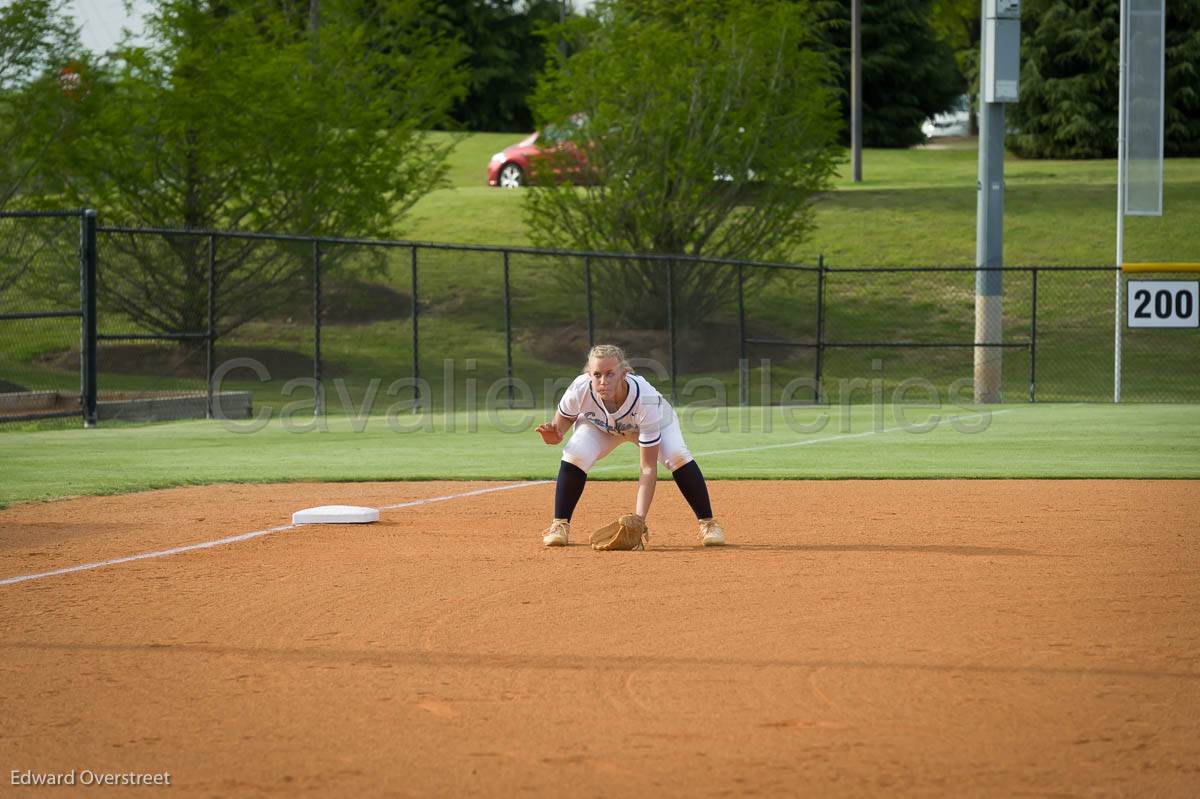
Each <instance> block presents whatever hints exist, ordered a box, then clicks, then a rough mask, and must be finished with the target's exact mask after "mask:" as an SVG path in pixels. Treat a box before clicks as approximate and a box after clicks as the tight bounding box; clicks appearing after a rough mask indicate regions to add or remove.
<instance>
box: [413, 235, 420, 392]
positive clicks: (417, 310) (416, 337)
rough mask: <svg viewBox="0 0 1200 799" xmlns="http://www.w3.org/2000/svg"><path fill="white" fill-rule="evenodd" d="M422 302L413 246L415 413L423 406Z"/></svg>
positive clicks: (415, 252) (415, 253) (415, 251)
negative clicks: (421, 387)
mask: <svg viewBox="0 0 1200 799" xmlns="http://www.w3.org/2000/svg"><path fill="white" fill-rule="evenodd" d="M420 307H421V306H420V303H419V301H418V300H417V248H416V246H415V245H414V246H413V248H412V371H413V394H414V400H413V413H416V412H417V411H418V410H420V408H421V389H420V387H419V385H418V383H419V381H420V379H421V359H420V357H419V353H420V350H419V345H420V329H419V328H420V326H419V324H418V322H417V315H418V314H419V313H420Z"/></svg>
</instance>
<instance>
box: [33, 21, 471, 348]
mask: <svg viewBox="0 0 1200 799" xmlns="http://www.w3.org/2000/svg"><path fill="white" fill-rule="evenodd" d="M359 10H360V8H359V6H357V4H356V3H355V2H353V1H352V0H346V2H341V3H337V2H327V3H325V4H324V5H323V6H322V7H321V15H320V29H319V31H309V30H306V29H305V28H304V26H305V25H306V24H307V19H308V18H307V17H303V18H301V19H300V20H299V21H298V20H297V17H296V15H295V14H294V13H289V11H288V8H287V6H283V7H280V6H276V5H274V4H272V3H269V2H266V1H265V0H263V1H261V2H249V3H237V4H227V3H224V2H221V1H220V0H159V2H158V5H157V7H156V8H155V10H154V11H153V13H151V14H150V15H149V17H148V18H147V25H146V27H147V34H148V36H149V38H150V44H149V45H148V46H146V47H140V46H135V45H133V44H130V43H124V44H122V45H121V46H120V47H119V48H118V49H117V50H116V52H115V55H114V57H113V58H112V60H111V61H110V62H109V63H108V64H107V69H106V71H105V72H104V73H103V75H101V76H99V77H98V78H97V81H96V85H95V86H94V88H93V94H95V95H98V96H100V101H99V102H97V105H96V110H95V113H94V114H92V115H91V117H90V118H89V120H88V125H87V126H86V127H85V128H84V129H81V130H80V132H79V135H78V136H77V137H75V138H74V139H73V140H70V141H63V142H59V146H58V147H57V148H56V153H57V158H58V163H59V164H60V167H61V176H62V185H61V187H60V189H61V195H62V197H63V198H64V199H65V201H66V202H68V203H71V204H76V205H84V204H87V205H90V206H92V207H96V208H99V209H101V212H102V214H103V216H104V220H105V221H106V222H108V223H110V224H114V223H115V224H121V225H136V226H150V227H158V226H164V227H185V228H194V229H213V228H217V229H238V230H252V231H253V230H262V231H284V232H291V233H303V234H337V235H341V236H388V235H393V234H394V233H395V231H396V226H397V223H398V221H399V220H400V218H401V217H402V216H403V214H404V213H405V211H407V210H408V209H409V208H410V207H411V206H412V204H413V203H414V202H416V201H417V199H419V198H420V197H421V196H422V195H423V194H424V193H425V192H427V191H428V190H429V189H431V188H432V187H434V186H435V185H436V184H437V182H438V181H439V180H440V179H441V176H442V175H443V172H444V159H445V155H446V153H447V150H448V145H446V144H439V143H437V142H435V141H432V140H431V139H430V138H429V137H427V136H426V135H425V133H424V131H426V130H428V129H429V128H430V127H432V126H433V125H434V124H435V123H437V122H439V121H441V120H443V119H444V118H445V113H446V111H447V109H448V108H449V106H450V104H451V103H452V102H453V100H454V99H455V98H456V97H457V96H459V95H460V94H461V91H462V85H463V75H462V71H461V70H460V69H458V68H457V67H456V64H457V63H458V61H459V59H460V58H461V51H460V50H459V49H458V48H457V47H455V46H452V45H448V44H447V43H446V42H445V41H443V40H442V39H441V38H439V37H438V36H436V35H434V34H432V33H431V32H430V31H428V30H427V29H424V28H421V27H419V26H413V25H411V24H409V23H410V22H411V21H412V20H414V19H418V18H419V17H420V16H421V15H422V14H423V13H424V12H425V9H424V7H423V6H422V5H421V4H420V3H417V2H408V0H395V2H391V3H387V4H381V6H380V7H379V8H378V9H377V10H376V13H377V14H378V15H380V16H381V17H382V19H383V21H384V23H386V24H387V25H388V26H389V27H390V29H391V30H392V31H393V38H392V41H391V49H390V50H389V51H388V52H386V53H382V52H379V51H378V50H374V49H371V48H369V47H366V46H365V40H366V32H365V27H364V25H363V24H362V22H361V16H360V14H359V13H358V12H359ZM106 244H107V245H108V246H109V247H110V249H111V248H116V249H117V250H119V251H120V252H121V254H122V258H121V261H120V263H119V265H118V264H113V263H112V262H111V258H110V259H109V263H108V264H107V267H108V268H105V269H104V270H102V274H101V281H102V282H101V287H102V289H103V290H104V293H103V294H102V296H103V297H106V298H107V300H108V302H109V304H110V307H111V308H114V309H116V310H119V311H121V312H122V313H124V314H126V315H127V316H128V317H130V318H131V319H132V320H134V321H135V322H138V323H140V324H142V325H144V326H146V327H149V328H150V329H153V330H162V331H167V330H174V331H178V330H200V329H203V328H204V324H203V323H204V318H205V316H204V314H205V305H206V302H205V300H206V293H207V283H206V278H207V250H206V242H205V241H204V239H203V238H201V237H188V236H183V237H181V236H173V237H164V238H163V239H162V240H161V241H158V242H157V243H155V244H153V245H151V244H150V243H149V242H148V241H147V240H146V238H145V237H140V238H136V239H135V238H125V237H112V238H111V239H110V240H108V241H107V242H106ZM329 265H332V264H329ZM309 271H310V267H309V266H308V262H307V258H306V257H299V255H298V254H297V252H296V250H295V248H288V247H281V246H274V245H265V244H256V243H247V242H243V243H240V244H236V245H234V244H228V245H227V246H225V247H224V248H223V249H222V251H221V252H220V253H219V257H218V261H217V270H216V280H217V292H218V307H219V308H220V309H221V311H222V319H221V320H220V326H221V329H222V330H223V331H228V330H231V329H233V328H235V327H237V326H238V325H239V324H242V323H243V322H245V321H247V320H248V319H251V318H254V317H255V316H257V315H260V314H262V313H265V312H267V311H270V310H271V308H272V305H275V304H278V303H280V302H284V301H286V300H287V299H288V298H290V297H291V296H292V295H293V294H294V293H295V291H296V289H297V288H299V289H303V287H304V285H305V284H306V282H307V274H308V272H309Z"/></svg>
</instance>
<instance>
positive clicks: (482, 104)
mask: <svg viewBox="0 0 1200 799" xmlns="http://www.w3.org/2000/svg"><path fill="white" fill-rule="evenodd" d="M561 13H562V2H561V0H524V1H521V0H441V2H439V3H437V4H436V5H435V6H434V7H433V8H432V9H431V24H432V25H433V27H434V29H435V30H441V31H443V32H444V33H445V34H446V35H447V37H450V38H454V39H457V40H458V41H459V42H461V43H462V44H463V45H465V46H466V48H467V56H466V59H465V61H464V66H465V67H466V68H467V70H468V77H467V92H466V95H465V96H464V97H462V98H461V99H460V100H458V102H456V103H455V104H454V107H453V108H452V109H451V112H450V116H451V118H452V119H453V120H454V121H455V122H456V123H458V125H459V126H460V127H462V128H465V129H466V130H492V131H528V130H532V129H533V112H532V111H531V110H530V108H529V97H530V95H532V94H533V90H534V87H535V85H536V83H537V78H538V75H540V74H541V72H542V69H543V66H544V64H545V54H544V49H543V47H542V42H541V39H540V38H539V36H538V32H539V31H540V30H541V29H542V28H543V27H545V26H548V25H550V24H552V23H555V22H558V21H559V16H560V14H561Z"/></svg>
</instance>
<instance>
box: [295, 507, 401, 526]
mask: <svg viewBox="0 0 1200 799" xmlns="http://www.w3.org/2000/svg"><path fill="white" fill-rule="evenodd" d="M377 521H379V511H378V510H376V509H375V508H359V507H355V506H354V505H321V506H320V507H317V508H305V509H304V510H298V511H296V512H295V513H293V514H292V524H367V523H368V522H377Z"/></svg>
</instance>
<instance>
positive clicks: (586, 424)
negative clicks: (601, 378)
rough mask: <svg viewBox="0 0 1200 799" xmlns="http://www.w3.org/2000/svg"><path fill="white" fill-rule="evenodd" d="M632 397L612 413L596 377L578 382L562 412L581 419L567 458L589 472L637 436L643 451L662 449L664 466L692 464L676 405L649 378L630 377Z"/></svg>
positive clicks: (566, 396)
mask: <svg viewBox="0 0 1200 799" xmlns="http://www.w3.org/2000/svg"><path fill="white" fill-rule="evenodd" d="M625 381H626V383H627V384H628V385H629V396H627V397H626V398H625V402H624V403H622V404H621V407H619V408H617V409H616V410H615V411H612V412H610V411H609V410H608V409H607V408H605V407H604V403H603V402H601V401H600V398H599V397H598V396H596V394H595V392H594V391H593V390H592V381H591V378H589V377H588V375H586V374H582V375H580V376H579V377H577V378H575V380H574V382H572V383H571V385H570V387H568V388H567V391H566V393H565V394H563V398H562V400H560V401H559V403H558V412H559V413H561V414H562V415H563V416H565V417H566V418H568V419H574V420H575V426H574V432H573V433H572V434H571V438H570V440H568V441H567V444H566V446H564V447H563V460H565V461H567V462H568V463H573V464H575V465H576V466H578V467H579V468H580V469H582V470H583V471H585V472H587V471H589V470H590V469H591V468H592V466H593V465H595V463H596V461H598V460H600V459H601V458H603V457H604V456H605V455H607V454H608V453H610V452H612V451H613V450H614V449H616V448H617V446H618V445H619V444H621V443H623V442H625V441H628V440H629V439H628V438H627V437H626V436H628V435H630V434H632V433H636V434H637V442H638V446H640V447H652V446H654V445H655V444H657V445H658V446H659V449H658V462H659V463H661V464H663V465H664V466H666V467H667V468H668V469H670V470H671V471H675V470H676V469H678V468H679V467H680V466H684V465H686V464H687V463H688V462H689V461H691V460H692V455H691V453H690V452H688V449H687V445H686V444H685V443H684V441H683V432H682V431H681V430H680V429H679V421H678V418H677V417H676V415H675V410H674V409H673V408H672V407H671V404H670V403H669V402H667V400H666V399H665V398H664V397H663V396H662V395H661V394H659V393H658V389H656V388H655V387H654V386H652V385H650V383H648V382H647V381H646V380H645V379H644V378H642V377H639V376H638V375H635V374H627V375H625Z"/></svg>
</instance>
